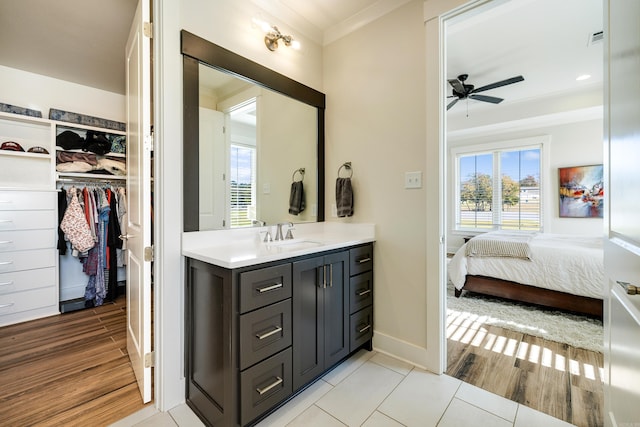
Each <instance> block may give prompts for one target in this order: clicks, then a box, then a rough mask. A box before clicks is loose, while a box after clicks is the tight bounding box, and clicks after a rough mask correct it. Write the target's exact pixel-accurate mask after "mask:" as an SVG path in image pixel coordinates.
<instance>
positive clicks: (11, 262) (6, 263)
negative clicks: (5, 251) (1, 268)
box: [0, 261, 13, 265]
mask: <svg viewBox="0 0 640 427" xmlns="http://www.w3.org/2000/svg"><path fill="white" fill-rule="evenodd" d="M9 264H13V261H3V262H0V265H9Z"/></svg>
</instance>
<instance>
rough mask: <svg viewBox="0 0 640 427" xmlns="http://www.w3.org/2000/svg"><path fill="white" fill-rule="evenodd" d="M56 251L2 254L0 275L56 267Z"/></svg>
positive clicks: (42, 250) (36, 250) (0, 256)
mask: <svg viewBox="0 0 640 427" xmlns="http://www.w3.org/2000/svg"><path fill="white" fill-rule="evenodd" d="M55 265H56V250H55V249H35V250H32V251H17V252H0V273H9V272H12V271H22V270H31V269H34V268H44V267H55Z"/></svg>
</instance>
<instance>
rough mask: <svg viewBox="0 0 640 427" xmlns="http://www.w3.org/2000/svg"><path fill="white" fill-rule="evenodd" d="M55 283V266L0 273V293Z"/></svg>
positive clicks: (43, 286) (42, 286)
mask: <svg viewBox="0 0 640 427" xmlns="http://www.w3.org/2000/svg"><path fill="white" fill-rule="evenodd" d="M55 285H56V268H55V267H47V268H37V269H35V270H25V271H16V272H13V273H0V295H4V294H10V293H13V292H21V291H28V290H31V289H38V288H46V287H49V286H55Z"/></svg>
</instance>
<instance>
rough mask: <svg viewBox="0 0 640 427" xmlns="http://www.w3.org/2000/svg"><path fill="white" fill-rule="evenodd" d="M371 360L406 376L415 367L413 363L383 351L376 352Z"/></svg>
mask: <svg viewBox="0 0 640 427" xmlns="http://www.w3.org/2000/svg"><path fill="white" fill-rule="evenodd" d="M369 360H371V361H372V362H374V363H377V364H378V365H382V366H384V367H385V368H389V369H391V370H393V371H396V372H397V373H399V374H402V375H405V376H406V375H407V374H408V373H409V372H411V370H412V369H413V365H412V364H410V363H407V362H403V361H402V360H398V359H396V358H395V357H391V356H387V355H386V354H382V353H377V354H375V355H374V356H373V357H371V359H369Z"/></svg>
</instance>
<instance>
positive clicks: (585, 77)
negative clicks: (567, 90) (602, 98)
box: [576, 74, 591, 81]
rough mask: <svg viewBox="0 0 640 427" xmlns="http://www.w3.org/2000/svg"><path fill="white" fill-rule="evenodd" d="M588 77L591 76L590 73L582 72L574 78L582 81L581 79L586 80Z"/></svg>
mask: <svg viewBox="0 0 640 427" xmlns="http://www.w3.org/2000/svg"><path fill="white" fill-rule="evenodd" d="M590 78H591V75H590V74H582V75H580V76H578V77H576V80H577V81H582V80H588V79H590Z"/></svg>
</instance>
